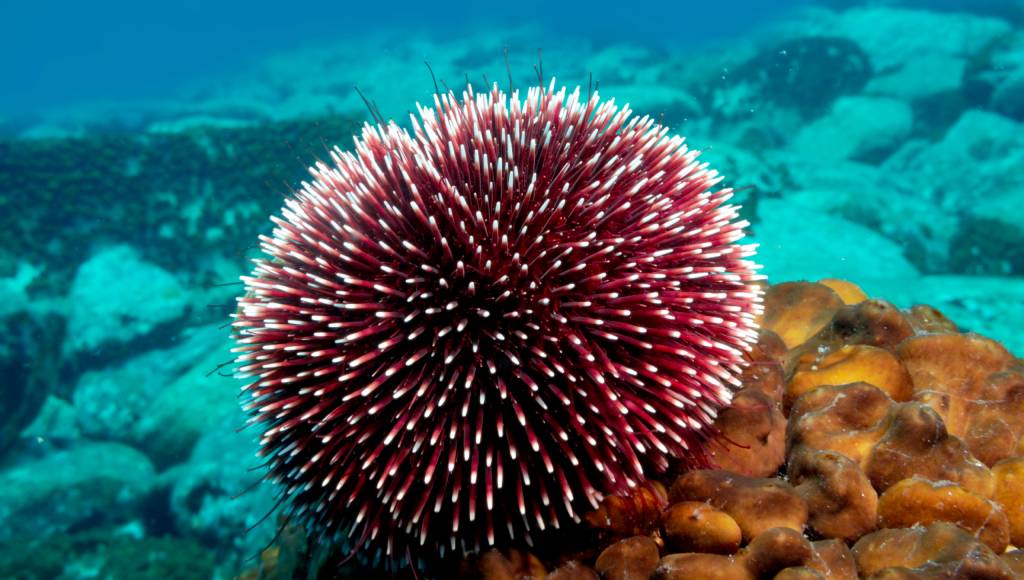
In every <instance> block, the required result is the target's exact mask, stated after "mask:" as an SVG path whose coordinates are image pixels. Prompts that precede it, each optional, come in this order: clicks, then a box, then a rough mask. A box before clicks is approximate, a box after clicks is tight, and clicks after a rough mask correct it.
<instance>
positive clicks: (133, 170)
mask: <svg viewBox="0 0 1024 580" xmlns="http://www.w3.org/2000/svg"><path fill="white" fill-rule="evenodd" d="M303 68H304V67H303ZM393 80H395V79H389V83H390V82H391V81H393ZM346 86H349V85H346ZM335 92H337V91H336V89H335ZM405 94H409V93H405ZM353 98H355V99H357V100H358V97H356V96H355V95H353ZM358 124H359V121H358V118H356V117H353V116H321V117H317V118H313V119H303V120H301V121H282V122H274V123H260V124H259V125H257V126H253V127H244V128H234V129H226V128H211V127H202V128H195V129H189V130H187V131H184V132H181V133H145V132H138V133H125V132H123V131H118V132H112V133H108V134H89V135H84V136H81V137H80V138H74V139H35V140H27V139H15V140H10V139H0V160H2V161H0V191H4V192H6V194H7V195H6V196H5V198H4V202H5V204H4V206H3V207H4V211H3V212H0V241H2V242H3V243H2V244H0V247H3V248H5V250H6V251H8V252H10V253H11V254H12V255H14V256H18V257H19V260H23V261H24V262H26V263H27V264H34V265H36V267H37V269H40V273H39V277H40V278H44V279H45V281H46V282H47V283H48V284H49V285H50V287H52V288H53V293H54V294H57V295H64V293H65V291H66V289H67V287H68V286H69V285H70V282H71V279H72V278H73V276H74V273H75V269H76V268H78V266H79V265H80V264H82V263H83V262H85V261H86V260H87V259H89V258H90V256H89V252H90V251H92V250H93V248H94V247H95V243H96V240H120V241H123V242H124V243H128V244H131V245H132V246H133V247H134V248H136V249H137V251H139V252H142V253H143V254H144V255H143V256H142V259H143V260H144V261H146V262H153V263H155V264H156V265H158V266H160V267H162V268H164V269H166V270H169V271H174V272H180V273H190V272H192V271H193V270H194V269H196V267H197V262H200V263H201V262H202V261H205V260H207V259H209V258H208V257H209V256H227V257H229V258H231V259H233V260H235V261H236V262H238V263H240V262H242V255H243V254H244V252H245V249H246V245H247V244H248V242H249V240H250V239H251V238H252V236H253V234H254V232H256V231H258V230H259V228H260V227H261V226H262V225H263V224H264V222H265V219H266V216H267V214H269V213H270V212H271V211H273V210H274V209H276V208H277V206H278V204H279V202H280V196H279V189H280V188H279V186H278V185H277V184H281V183H295V182H296V181H297V180H298V179H300V178H303V177H305V175H306V173H305V165H304V164H303V163H302V162H296V161H294V160H295V158H296V156H299V157H301V158H302V159H306V160H310V161H312V160H313V159H314V158H315V157H316V156H317V155H319V154H321V153H322V152H323V141H322V140H326V141H327V142H339V143H340V142H347V140H345V141H343V139H342V138H343V137H346V136H348V135H351V134H352V133H353V132H354V131H355V130H356V129H357V128H358ZM282 160H284V161H282ZM44 266H45V267H44ZM108 282H109V278H108ZM215 282H224V280H216V281H215ZM38 283H39V282H37V284H38ZM0 289H2V285H0ZM107 290H110V291H117V290H118V288H117V286H116V285H112V284H108V288H107ZM144 297H146V294H143V295H142V296H140V297H138V300H142V299H143V298H144ZM150 298H153V297H150ZM155 299H156V300H157V301H158V302H159V301H162V300H163V298H162V297H160V296H156V297H155ZM107 302H108V303H111V302H113V300H107ZM6 307H7V305H3V306H0V310H2V309H3V308H6ZM92 322H94V323H95V324H98V325H106V324H115V323H117V321H105V320H93V321H92Z"/></svg>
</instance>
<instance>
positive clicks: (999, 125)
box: [883, 110, 1024, 274]
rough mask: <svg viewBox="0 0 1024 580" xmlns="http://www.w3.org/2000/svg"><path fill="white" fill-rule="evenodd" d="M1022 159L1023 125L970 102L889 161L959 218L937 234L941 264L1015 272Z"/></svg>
mask: <svg viewBox="0 0 1024 580" xmlns="http://www.w3.org/2000/svg"><path fill="white" fill-rule="evenodd" d="M1022 166H1024V126H1022V125H1021V124H1019V123H1016V122H1014V121H1013V120H1012V119H1009V118H1007V117H1004V116H1001V115H998V114H996V113H992V112H989V111H979V110H969V111H966V112H965V113H964V114H963V115H962V116H961V117H960V119H959V120H957V122H956V123H955V124H954V125H953V126H952V127H950V128H949V130H948V131H947V132H946V134H945V136H944V137H943V138H942V139H941V140H940V141H938V142H936V143H934V144H920V143H913V142H912V143H908V144H907V145H905V146H904V148H903V149H901V150H900V151H899V152H897V153H896V154H894V155H892V156H891V157H890V158H889V159H888V160H886V162H885V163H884V164H883V169H885V170H886V171H889V172H894V173H898V174H901V175H903V176H904V178H905V179H906V181H907V182H908V183H910V184H913V185H914V187H916V188H917V189H918V191H919V192H920V194H921V195H924V196H926V197H929V198H932V199H941V200H942V209H943V211H944V212H945V213H946V214H947V216H951V217H953V218H955V219H956V222H955V223H954V224H953V225H952V226H950V225H947V226H946V227H945V228H943V229H941V230H936V232H935V233H936V234H938V235H936V236H934V237H933V241H934V242H935V243H936V244H939V245H941V246H944V247H945V248H947V249H946V250H945V254H946V255H947V259H946V261H945V263H944V264H938V265H937V267H936V268H935V270H936V271H940V272H953V273H971V274H1016V273H1020V272H1024V254H1022V252H1021V251H1020V249H1019V247H1018V246H1017V244H1019V243H1020V241H1021V240H1022V239H1024V226H1022V225H1021V223H1020V220H1019V219H1016V215H1017V210H1016V209H1015V208H1017V207H1019V203H1020V202H1019V199H1020V195H1021V192H1024V174H1022V173H1021V172H1020V171H1019V170H1018V168H1019V167H1022ZM965 167H970V168H971V170H970V171H964V170H963V168H965ZM937 212H938V208H936V211H935V213H937Z"/></svg>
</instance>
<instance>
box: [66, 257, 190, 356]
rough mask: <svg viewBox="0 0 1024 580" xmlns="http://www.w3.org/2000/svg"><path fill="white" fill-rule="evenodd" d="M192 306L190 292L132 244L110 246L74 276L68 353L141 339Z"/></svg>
mask: <svg viewBox="0 0 1024 580" xmlns="http://www.w3.org/2000/svg"><path fill="white" fill-rule="evenodd" d="M188 303H189V298H188V292H187V291H186V290H185V289H184V288H183V287H182V285H181V283H180V282H179V281H178V280H177V279H176V278H175V277H174V276H173V275H172V274H171V273H169V272H167V271H166V270H164V269H163V268H160V267H159V266H157V265H155V264H152V263H149V262H147V261H145V260H143V259H142V258H141V257H140V256H139V255H138V253H137V252H136V251H135V250H134V249H133V248H131V247H130V246H124V245H121V246H113V247H109V248H106V249H104V250H101V251H100V252H98V253H96V254H94V255H93V256H92V257H91V258H89V260H88V261H86V262H85V263H83V264H82V265H81V267H80V268H79V269H78V272H77V273H76V274H75V278H74V281H73V282H72V284H71V289H70V291H69V293H68V306H69V312H68V329H67V339H66V340H65V343H64V350H65V352H67V353H79V352H82V351H89V350H93V349H97V348H99V347H101V346H105V345H123V344H126V343H129V342H131V341H134V340H138V339H139V338H141V337H144V336H146V335H147V334H148V333H150V332H152V331H153V330H155V329H156V328H158V327H159V326H160V325H161V324H165V323H168V322H171V321H174V320H176V319H178V318H180V317H181V316H182V315H184V314H185V312H186V309H187V308H188Z"/></svg>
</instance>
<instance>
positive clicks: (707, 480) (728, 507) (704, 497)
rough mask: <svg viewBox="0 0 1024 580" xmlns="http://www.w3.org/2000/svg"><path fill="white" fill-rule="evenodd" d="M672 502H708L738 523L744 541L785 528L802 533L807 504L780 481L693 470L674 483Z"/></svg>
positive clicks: (715, 471)
mask: <svg viewBox="0 0 1024 580" xmlns="http://www.w3.org/2000/svg"><path fill="white" fill-rule="evenodd" d="M668 497H669V501H671V502H673V503H677V502H683V501H698V502H708V503H709V504H711V505H712V506H714V507H716V508H718V509H720V510H722V511H724V512H725V513H727V514H729V515H730V516H731V517H732V518H733V519H734V520H736V523H737V524H739V527H740V530H742V532H743V538H744V539H745V540H748V541H749V540H751V539H753V538H755V537H757V536H758V535H759V534H761V533H762V532H764V531H766V530H768V529H771V528H776V527H783V528H789V529H792V530H795V531H796V532H803V529H804V524H806V522H807V505H806V504H805V503H804V501H803V499H801V498H800V496H799V495H797V493H796V491H794V490H793V488H792V486H790V485H789V484H787V483H785V482H783V481H780V480H778V479H770V478H753V477H745V476H742V475H737V474H734V473H730V472H728V471H721V470H701V471H691V472H689V473H687V474H685V475H683V476H682V477H680V478H679V479H677V480H676V482H675V483H673V484H672V487H671V488H670V489H669V494H668Z"/></svg>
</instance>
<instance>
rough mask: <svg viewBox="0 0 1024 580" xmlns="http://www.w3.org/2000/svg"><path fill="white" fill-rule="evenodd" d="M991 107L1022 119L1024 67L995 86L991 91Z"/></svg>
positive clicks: (1023, 110)
mask: <svg viewBox="0 0 1024 580" xmlns="http://www.w3.org/2000/svg"><path fill="white" fill-rule="evenodd" d="M992 108H994V109H995V110H997V111H999V112H1000V113H1002V114H1004V115H1006V116H1008V117H1013V118H1014V119H1017V120H1021V121H1024V68H1021V69H1020V70H1018V71H1017V72H1016V74H1014V75H1013V76H1011V77H1009V78H1007V79H1006V80H1004V81H1003V82H1001V83H999V84H998V85H997V86H996V88H995V90H994V91H993V93H992Z"/></svg>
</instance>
